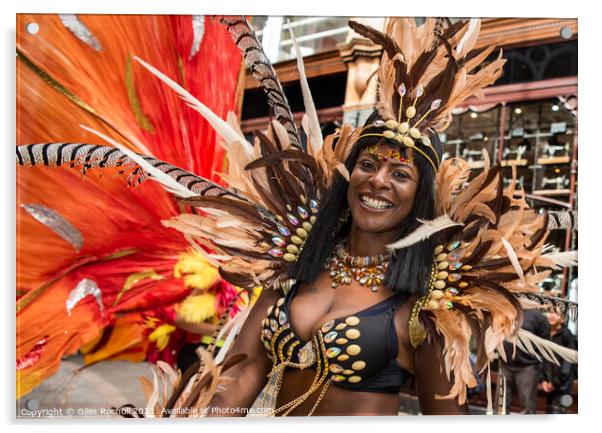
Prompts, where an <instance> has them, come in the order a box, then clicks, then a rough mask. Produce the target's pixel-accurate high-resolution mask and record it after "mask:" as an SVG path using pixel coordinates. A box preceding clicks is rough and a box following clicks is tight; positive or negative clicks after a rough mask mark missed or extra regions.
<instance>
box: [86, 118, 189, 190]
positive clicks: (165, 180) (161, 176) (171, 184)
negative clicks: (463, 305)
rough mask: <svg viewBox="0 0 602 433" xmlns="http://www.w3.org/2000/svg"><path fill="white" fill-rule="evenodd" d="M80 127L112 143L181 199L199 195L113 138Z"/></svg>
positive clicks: (88, 128) (153, 178)
mask: <svg viewBox="0 0 602 433" xmlns="http://www.w3.org/2000/svg"><path fill="white" fill-rule="evenodd" d="M80 127H81V128H83V129H85V130H86V131H88V132H91V133H92V134H94V135H97V136H98V137H100V138H102V139H103V140H105V141H106V142H107V143H110V144H112V145H113V146H114V147H116V148H118V149H119V150H121V151H122V152H123V153H125V154H126V155H127V156H129V157H130V159H132V160H133V161H134V162H135V163H136V164H138V165H139V166H140V167H141V168H142V169H143V170H144V171H146V172H147V173H148V174H149V175H150V176H151V179H152V180H154V181H157V182H159V183H160V184H161V185H163V187H165V189H166V190H168V191H169V192H171V193H172V194H175V195H178V196H180V197H195V196H197V195H198V194H196V193H194V192H192V191H191V190H189V189H187V188H185V187H184V186H182V185H180V184H179V183H178V182H176V180H175V179H172V178H171V177H169V176H168V175H167V174H165V173H163V172H162V171H161V170H159V169H157V168H155V167H153V166H152V165H151V164H149V163H148V162H147V161H146V160H145V159H144V158H142V157H141V156H140V155H138V154H137V153H135V152H132V151H131V150H130V149H128V148H127V147H125V146H124V145H122V144H120V143H118V142H117V141H115V140H113V139H112V138H111V137H108V136H107V135H105V134H103V133H102V132H99V131H97V130H95V129H92V128H90V127H88V126H86V125H80Z"/></svg>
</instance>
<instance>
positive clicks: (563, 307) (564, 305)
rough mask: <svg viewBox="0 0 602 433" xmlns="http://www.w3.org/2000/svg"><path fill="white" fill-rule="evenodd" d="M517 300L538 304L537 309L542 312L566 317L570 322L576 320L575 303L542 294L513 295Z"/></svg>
mask: <svg viewBox="0 0 602 433" xmlns="http://www.w3.org/2000/svg"><path fill="white" fill-rule="evenodd" d="M514 296H516V297H517V298H519V299H521V298H522V299H527V300H529V301H531V302H535V303H536V304H538V308H539V309H540V310H544V311H554V312H555V313H557V314H560V315H562V316H567V317H568V318H569V319H570V320H575V321H576V320H577V313H578V312H579V311H578V305H577V303H576V302H572V301H569V300H568V299H565V298H560V297H556V296H548V295H544V294H542V293H528V292H526V293H515V294H514Z"/></svg>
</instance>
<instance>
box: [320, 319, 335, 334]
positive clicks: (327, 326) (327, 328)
mask: <svg viewBox="0 0 602 433" xmlns="http://www.w3.org/2000/svg"><path fill="white" fill-rule="evenodd" d="M333 326H334V320H330V321H329V322H326V323H325V324H324V325H322V332H323V333H327V332H328V331H330V330H331V329H332V327H333Z"/></svg>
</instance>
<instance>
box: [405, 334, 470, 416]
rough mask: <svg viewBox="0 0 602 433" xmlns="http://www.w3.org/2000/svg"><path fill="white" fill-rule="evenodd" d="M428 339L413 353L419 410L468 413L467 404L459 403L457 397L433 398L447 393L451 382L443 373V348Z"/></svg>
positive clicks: (435, 412) (449, 413)
mask: <svg viewBox="0 0 602 433" xmlns="http://www.w3.org/2000/svg"><path fill="white" fill-rule="evenodd" d="M428 340H429V339H428V338H427V340H425V341H424V343H422V345H421V346H420V347H419V348H418V349H416V351H415V354H414V370H415V374H416V392H417V394H418V401H419V402H420V410H421V411H422V413H423V414H424V415H468V405H467V404H463V405H459V404H458V399H457V398H453V399H438V398H435V395H441V396H443V395H447V394H448V393H449V391H450V389H451V386H452V384H451V382H450V381H449V380H448V379H447V376H446V375H445V367H444V364H443V362H444V361H443V348H442V347H441V346H440V345H439V344H438V343H437V342H435V341H430V342H429V341H428Z"/></svg>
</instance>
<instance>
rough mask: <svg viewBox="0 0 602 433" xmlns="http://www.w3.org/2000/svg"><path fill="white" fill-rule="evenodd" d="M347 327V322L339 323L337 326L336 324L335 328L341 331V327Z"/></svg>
mask: <svg viewBox="0 0 602 433" xmlns="http://www.w3.org/2000/svg"><path fill="white" fill-rule="evenodd" d="M346 327H347V324H346V323H339V324H338V325H337V326H335V328H334V329H336V330H337V331H340V330H341V329H345V328H346Z"/></svg>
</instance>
